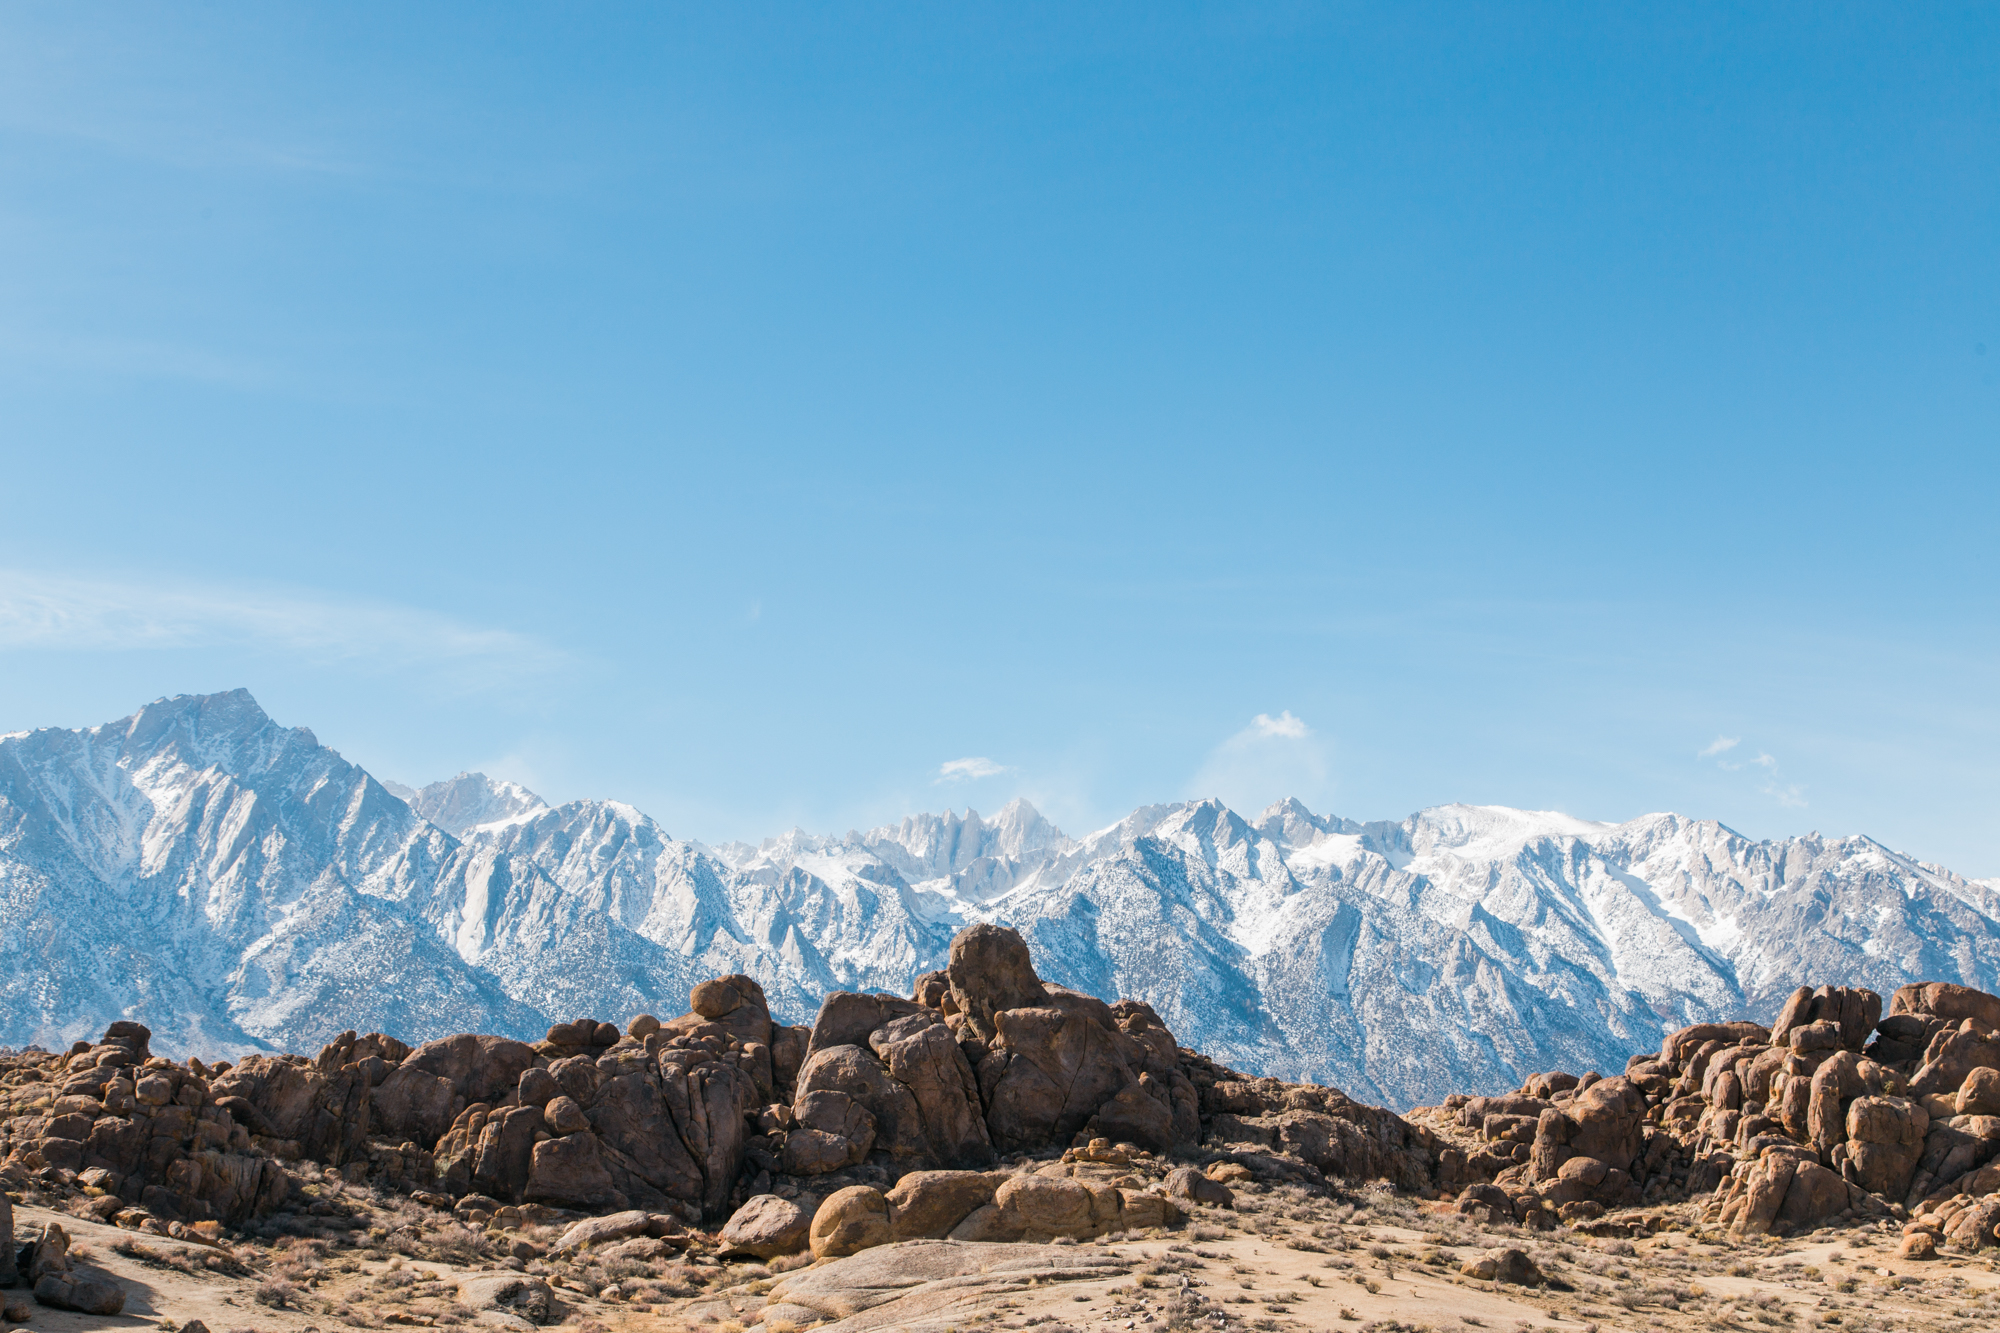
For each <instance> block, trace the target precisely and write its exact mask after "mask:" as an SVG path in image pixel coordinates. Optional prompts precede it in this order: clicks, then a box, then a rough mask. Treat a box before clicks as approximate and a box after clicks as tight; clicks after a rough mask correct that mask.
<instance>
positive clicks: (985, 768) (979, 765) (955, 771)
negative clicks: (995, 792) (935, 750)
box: [937, 755, 1007, 782]
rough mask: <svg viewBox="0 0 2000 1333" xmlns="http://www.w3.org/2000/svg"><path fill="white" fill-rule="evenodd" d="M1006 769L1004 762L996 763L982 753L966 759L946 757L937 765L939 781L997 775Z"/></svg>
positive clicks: (959, 780) (960, 780)
mask: <svg viewBox="0 0 2000 1333" xmlns="http://www.w3.org/2000/svg"><path fill="white" fill-rule="evenodd" d="M1006 771H1007V766H1006V765H1005V764H996V763H994V762H993V761H992V760H991V759H988V758H986V757H985V756H984V755H974V756H972V757H971V758H968V759H947V760H945V762H944V763H942V764H940V765H938V775H937V780H938V781H939V782H966V781H969V780H971V779H973V778H992V777H998V776H999V775H1000V774H1002V773H1005V772H1006Z"/></svg>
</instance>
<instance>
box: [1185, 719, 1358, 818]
mask: <svg viewBox="0 0 2000 1333" xmlns="http://www.w3.org/2000/svg"><path fill="white" fill-rule="evenodd" d="M1330 767H1331V765H1330V764H1329V762H1328V754H1327V747H1326V743H1325V741H1324V740H1323V739H1322V738H1321V737H1319V736H1318V735H1316V734H1315V733H1314V732H1313V729H1312V728H1311V727H1309V726H1307V725H1306V722H1305V719H1304V718H1301V717H1298V716H1297V715H1295V714H1294V713H1292V712H1291V711H1290V710H1289V709H1287V710H1285V711H1284V712H1281V713H1279V714H1278V715H1277V716H1276V717H1273V716H1272V715H1271V714H1269V713H1259V714H1257V715H1256V716H1255V717H1253V718H1251V719H1250V725H1249V726H1247V727H1244V728H1243V729H1242V730H1241V731H1239V732H1236V733H1235V734H1234V735H1232V736H1230V737H1229V738H1228V739H1227V740H1225V741H1223V742H1222V743H1221V744H1220V745H1218V746H1216V747H1215V748H1214V749H1213V750H1211V751H1209V753H1208V757H1207V758H1206V759H1204V760H1203V761H1202V765H1201V768H1200V770H1199V771H1198V772H1196V773H1195V775H1194V778H1193V781H1192V782H1191V783H1190V784H1189V786H1190V790H1189V792H1188V794H1189V795H1190V796H1193V797H1196V798H1200V797H1206V796H1219V797H1221V798H1222V800H1223V801H1224V802H1226V803H1227V804H1228V805H1229V806H1230V807H1231V808H1232V809H1237V810H1243V811H1255V810H1259V809H1262V808H1263V807H1264V806H1265V805H1267V804H1268V803H1270V802H1272V801H1275V800H1279V799H1281V798H1283V797H1286V796H1296V797H1298V798H1299V799H1301V800H1303V801H1306V802H1308V803H1311V802H1313V801H1318V800H1322V799H1324V798H1325V797H1326V796H1327V795H1328V794H1329V788H1328V772H1329V769H1330Z"/></svg>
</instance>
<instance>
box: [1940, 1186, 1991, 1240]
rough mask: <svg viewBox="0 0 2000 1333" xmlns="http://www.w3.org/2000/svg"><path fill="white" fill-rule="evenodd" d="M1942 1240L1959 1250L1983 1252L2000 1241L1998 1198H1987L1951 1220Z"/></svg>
mask: <svg viewBox="0 0 2000 1333" xmlns="http://www.w3.org/2000/svg"><path fill="white" fill-rule="evenodd" d="M1944 1238H1945V1239H1946V1240H1947V1241H1949V1242H1950V1243H1951V1244H1953V1245H1956V1246H1957V1247H1958V1248H1959V1249H1961V1250H1984V1249H1989V1248H1991V1247H1992V1246H1993V1245H1994V1243H1995V1241H1996V1240H2000V1197H1993V1196H1989V1197H1987V1198H1985V1199H1982V1200H1980V1201H1979V1202H1977V1203H1975V1204H1973V1205H1971V1206H1970V1207H1968V1208H1966V1209H1965V1210H1964V1211H1963V1212H1961V1213H1959V1214H1958V1216H1956V1217H1954V1218H1952V1220H1951V1221H1950V1223H1949V1224H1947V1225H1946V1227H1945V1230H1944Z"/></svg>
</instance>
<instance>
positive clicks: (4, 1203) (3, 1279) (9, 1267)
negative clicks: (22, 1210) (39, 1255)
mask: <svg viewBox="0 0 2000 1333" xmlns="http://www.w3.org/2000/svg"><path fill="white" fill-rule="evenodd" d="M15 1253H16V1252H15V1249H14V1201H13V1200H12V1199H10V1198H8V1197H7V1195H6V1193H5V1191H0V1287H11V1286H13V1285H14V1284H15V1283H16V1282H19V1281H20V1280H21V1274H20V1271H19V1269H17V1268H16V1266H15Z"/></svg>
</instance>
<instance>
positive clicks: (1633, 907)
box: [0, 690, 2000, 1106]
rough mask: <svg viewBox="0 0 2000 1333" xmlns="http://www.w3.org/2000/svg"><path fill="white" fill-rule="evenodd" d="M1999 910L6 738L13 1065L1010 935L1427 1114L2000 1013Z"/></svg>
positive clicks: (378, 1022) (1504, 841) (1163, 1007)
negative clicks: (1796, 1025)
mask: <svg viewBox="0 0 2000 1333" xmlns="http://www.w3.org/2000/svg"><path fill="white" fill-rule="evenodd" d="M1995 887H1996V886H1995V884H1994V883H1993V882H1992V881H1970V880H1967V879H1965V878H1963V877H1961V876H1958V875H1956V874H1953V873H1952V872H1950V871H1948V870H1945V869H1943V868H1942V867H1939V866H1934V865H1927V864H1923V863H1920V862H1917V861H1915V860H1912V859H1910V858H1908V857H1904V856H1901V855H1898V854H1897V853H1895V852H1893V851H1890V850H1889V849H1887V848H1885V847H1883V846H1881V845H1880V844H1878V843H1876V842H1874V841H1872V840H1870V839H1868V838H1865V837H1847V838H1838V839H1833V838H1820V837H1818V836H1809V837H1804V838H1789V839H1782V840H1776V841H1768V842H1752V841H1750V840H1748V839H1745V838H1743V837H1741V836H1739V835H1738V834H1736V833H1734V832H1732V831H1731V830H1729V829H1728V828H1726V827H1724V826H1722V825H1720V824H1717V823H1714V822H1712V821H1696V820H1689V819H1684V818H1682V817H1680V816H1678V815H1672V814H1658V815H1647V816H1643V817H1641V818H1639V819H1634V820H1631V821H1629V822H1626V823H1623V824H1600V823H1591V822H1588V821H1584V820H1579V819H1573V818H1570V817H1568V816H1565V815H1559V814H1550V813H1537V812H1530V811H1520V810H1511V809H1504V808H1499V807H1490V806H1463V805H1452V806H1441V807H1437V808H1434V809H1430V810H1425V811H1421V812H1419V813H1417V814H1415V815H1412V816H1411V817H1410V818H1408V819H1405V820H1401V821H1395V822H1377V823H1369V824H1357V823H1355V822H1353V821H1351V820H1343V819H1338V818H1331V817H1323V816H1319V815H1315V814H1313V813H1312V812H1311V811H1309V810H1307V809H1306V808H1305V807H1304V806H1302V805H1300V804H1299V803H1297V802H1296V801H1286V802H1281V803H1279V804H1277V805H1274V806H1272V807H1271V808H1270V809H1268V810H1265V811H1263V812H1262V813H1260V814H1258V815H1255V816H1254V817H1246V816H1245V815H1243V814H1241V813H1239V812H1236V811H1232V810H1229V809H1227V808H1226V807H1224V806H1223V805H1221V804H1220V803H1219V802H1215V801H1198V802H1186V803H1176V804H1168V805H1157V806H1147V807H1144V808H1142V809H1139V810H1136V811H1134V812H1133V813H1132V814H1130V815H1129V816H1127V817H1126V818H1125V819H1123V820H1121V821H1120V822H1119V823H1117V824H1115V825H1113V826H1111V827H1109V828H1106V829H1102V830H1099V831H1097V832H1095V833H1092V834H1089V835H1088V836H1086V837H1084V838H1082V839H1074V838H1071V837H1068V836H1066V835H1065V834H1063V833H1062V832H1061V831H1060V830H1058V829H1056V828H1055V827H1054V826H1053V825H1051V824H1050V823H1049V822H1048V821H1047V820H1045V819H1043V818H1042V817H1041V816H1040V815H1039V814H1038V813H1037V812H1036V811H1035V810H1034V809H1033V808H1032V807H1031V806H1029V805H1028V804H1026V803H1025V802H1021V801H1016V802H1014V803H1013V804H1011V805H1009V806H1007V807H1006V808H1005V809H1003V810H1002V811H1000V812H999V813H998V814H997V815H995V816H993V817H992V818H990V819H985V818H981V817H980V816H978V815H976V814H972V813H970V812H968V814H967V815H966V816H965V817H963V818H961V817H959V816H957V815H953V814H945V815H941V816H940V815H918V816H912V817H911V818H909V819H906V820H904V821H903V822H902V823H901V824H899V825H896V826H893V827H884V828H879V829H873V830H870V831H868V832H866V833H851V834H849V835H847V836H845V837H818V836H813V835H808V834H805V833H801V832H797V831H794V832H792V833H789V834H786V835H785V836H783V837H779V838H772V839H768V840H766V841H765V842H763V843H762V844H760V845H758V846H756V847H751V846H748V845H744V844H727V845H723V846H717V847H708V846H703V845H701V844H699V843H694V842H689V841H684V840H679V839H675V838H673V837H672V836H670V835H669V833H668V832H667V831H666V830H664V829H662V828H661V827H660V826H659V825H658V824H656V823H654V822H653V821H652V820H651V819H649V818H647V817H646V816H645V815H644V814H643V813H641V812H640V811H638V810H635V809H633V808H632V807H630V806H628V805H624V804H621V803H619V802H616V801H576V802H571V803H569V804H566V805H561V806H553V807H552V806H549V805H547V804H546V803H545V802H543V801H542V800H541V799H540V798H539V797H537V796H536V795H534V794H533V793H532V792H529V791H527V790H526V789H524V788H522V787H520V786H518V785H516V784H512V783H502V782H492V781H489V780H487V779H485V778H483V777H481V776H480V775H477V774H461V775H460V776H459V777H457V778H454V779H452V780H450V781H448V782H441V783H434V784H432V785H431V786H428V787H425V788H423V789H421V790H412V789H409V788H403V787H397V786H393V785H391V784H385V783H383V782H380V781H377V780H376V779H375V778H373V777H371V776H370V775H369V774H368V773H366V772H364V771H363V770H362V769H360V768H359V767H357V766H355V765H353V764H350V763H348V762H347V761H346V760H344V759H342V758H341V757H340V756H339V755H338V754H337V753H335V752H334V751H332V750H329V749H327V748H326V747H324V746H321V745H320V744H319V743H318V742H317V740H316V739H315V738H314V737H313V735H312V733H311V732H310V731H308V730H305V729H304V728H285V727H281V726H279V725H278V724H277V723H275V722H273V721H272V720H271V719H270V718H269V717H267V716H266V715H265V714H264V712H263V711H262V710H261V709H260V708H259V707H258V706H257V704H256V702H255V701H254V700H253V699H252V698H251V697H250V696H249V694H248V693H247V692H244V691H241V690H237V691H232V692H229V693H225V694H215V695H202V696H182V697H177V698H173V699H163V700H160V701H158V702H155V703H153V704H150V705H148V706H147V707H145V708H143V709H141V710H140V711H139V712H138V713H136V714H134V715H133V716H132V717H129V718H125V719H122V720H120V721H118V722H113V723H108V724H106V725H104V726H101V727H95V728H89V729H86V730H80V731H70V730H58V729H49V730H40V731H34V732H19V733H14V734H11V735H7V736H5V737H0V957H4V960H5V964H6V967H5V972H4V974H0V997H4V1009H0V1043H5V1044H11V1045H20V1044H24V1043H27V1042H39V1043H41V1044H43V1045H47V1046H54V1045H56V1044H57V1043H64V1042H68V1041H70V1040H72V1039H74V1038H76V1037H79V1036H88V1035H94V1034H95V1033H97V1032H100V1031H102V1030H103V1029H104V1027H105V1025H106V1024H107V1023H108V1022H109V1021H110V1020H111V1019H113V1018H118V1017H126V1016H131V1017H136V1018H139V1019H141V1020H143V1021H144V1022H146V1023H147V1024H148V1025H150V1026H151V1027H152V1028H153V1029H154V1031H155V1034H156V1036H155V1038H154V1045H155V1046H156V1047H158V1048H160V1049H163V1050H167V1051H187V1052H192V1053H196V1054H202V1055H211V1056H212V1055H217V1054H221V1053H233V1052H240V1051H243V1050H248V1049H267V1048H273V1047H276V1048H285V1049H306V1050H310V1049H314V1048H316V1047H317V1046H318V1045H319V1044H320V1043H321V1042H323V1041H324V1040H325V1039H326V1038H327V1037H329V1036H330V1035H332V1034H333V1033H336V1032H338V1031H340V1030H342V1029H345V1028H350V1027H353V1028H359V1029H362V1030H364V1031H365V1030H369V1029H380V1030H382V1031H385V1032H389V1033H393V1034H395V1035H398V1036H400V1037H403V1038H404V1039H406V1040H412V1041H415V1040H421V1039H424V1038H428V1037H432V1036H437V1035H441V1034H444V1033H448V1032H460V1031H491V1032H501V1033H507V1034H511V1035H515V1036H524V1037H526V1036H539V1035H540V1033H541V1031H542V1030H543V1029H545V1028H546V1027H547V1026H548V1025H549V1024H550V1023H551V1022H554V1021H562V1020H567V1019H570V1018H574V1017H577V1016H580V1015H584V1014H589V1015H593V1016H597V1017H602V1018H610V1019H615V1020H620V1021H622V1020H623V1019H624V1018H626V1017H628V1016H630V1015H631V1014H634V1013H639V1012H646V1011H651V1012H659V1013H666V1012H678V1011H679V1010H680V1009H681V1008H683V1007H684V1005H685V1001H686V997H687V993H688V990H689V988H690V987H691V986H692V985H693V984H694V983H695V982H696V981H698V980H701V979H704V978H707V977H710V976H714V975H718V974H721V973H727V972H735V971H745V972H749V973H751V974H752V975H754V976H756V977H757V978H758V979H759V980H760V981H762V982H763V984H764V985H765V987H766V988H767V990H768V991H769V993H770V997H771V1001H772V1007H773V1010H774V1011H775V1012H776V1013H778V1014H780V1015H782V1016H784V1017H787V1018H789V1019H792V1020H794V1021H802V1020H805V1019H808V1018H809V1017H810V1015H811V1013H812V1012H813V1011H814V1010H815V1009H816V1008H817V1005H818V1003H819V1000H820V998H821V997H822V996H823V995H824V994H826V993H827V992H828V991H830V990H835V989H867V988H882V989H888V990H894V991H898V992H904V993H907V991H908V989H909V985H910V982H911V979H912V978H913V977H914V976H915V975H916V974H917V973H919V972H922V971H925V970H928V969H930V968H933V967H937V966H939V965H941V963H942V960H943V957H944V953H945V949H946V946H947V944H948V942H949V940H950V938H951V936H952V934H953V933H954V932H955V931H957V930H958V929H959V928H960V927H961V926H963V925H964V924H966V923H967V922H968V921H970V920H975V919H990V920H998V921H1002V922H1005V923H1007V924H1010V925H1013V926H1015V927H1017V928H1018V929H1020V930H1021V931H1022V933H1023V934H1024V935H1026V936H1027V937H1028V939H1029V941H1030V944H1031V946H1032V947H1033V949H1034V952H1035V957H1036V959H1037V964H1038V966H1039V967H1040V968H1041V970H1042V972H1043V974H1044V975H1045V976H1047V977H1048V978H1050V979H1051V980H1056V981H1060V982H1062V983H1064V984H1067V985H1071V986H1074V987H1077V988H1078V989H1082V990H1086V991H1090V992H1092V993H1095V994H1098V995H1102V996H1114V995H1130V996H1136V997H1141V998H1144V999H1146V1000H1148V1001H1150V1002H1151V1003H1152V1004H1153V1005H1154V1006H1155V1007H1156V1008H1157V1009H1158V1010H1159V1012H1160V1014H1161V1016H1162V1017H1163V1018H1164V1019H1165V1020H1166V1022H1167V1023H1168V1024H1169V1026H1171V1027H1172V1028H1173V1030H1174V1032H1175V1033H1176V1034H1177V1036H1178V1037H1179V1038H1180V1040H1181V1041H1182V1042H1184V1043H1186V1044H1187V1045H1190V1046H1193V1047H1196V1048H1198V1049H1200V1050H1202V1051H1204V1052H1206V1053H1208V1054H1210V1055H1212V1056H1214V1057H1215V1058H1217V1059H1220V1060H1224V1061H1226V1062H1228V1063H1231V1064H1233V1065H1236V1066H1237V1067H1239V1068H1245V1069H1250V1070H1254V1071H1257V1072H1260V1073H1270V1074H1275V1075H1279V1076H1282V1077H1287V1078H1298V1079H1310V1080H1313V1081H1318V1082H1325V1083H1332V1084H1336V1085H1339V1086H1341V1087H1343V1088H1345V1089H1347V1090H1348V1091H1349V1092H1350V1093H1352V1094H1353V1095H1355V1096H1357V1097H1360V1098H1363V1099H1365V1100H1372V1101H1379V1102H1383V1103H1386V1104H1390V1105H1394V1106H1409V1105H1413V1104H1416V1103H1418V1102H1423V1101H1432V1100H1435V1099H1437V1098H1438V1097H1440V1096H1442V1095H1443V1094H1444V1093H1445V1092H1447V1091H1452V1090H1479V1089H1500V1088H1504V1087H1512V1086H1515V1085H1517V1084H1518V1083H1519V1082H1520V1081H1521V1079H1522V1077H1523V1076H1524V1075H1525V1074H1527V1073H1529V1072H1533V1071H1537V1070H1542V1069H1551V1068H1570V1069H1582V1068H1587V1067H1597V1068H1603V1069H1607V1070H1608V1069H1610V1068H1612V1067H1622V1065H1623V1063H1624V1060H1625V1057H1626V1055H1627V1054H1629V1053H1630V1052H1632V1051H1634V1050H1637V1049H1640V1048H1642V1047H1649V1046H1657V1045H1658V1043H1659V1041H1660V1037H1661V1035H1662V1033H1663V1031H1665V1030H1668V1029H1672V1028H1675V1027H1678V1026H1681V1025H1683V1024H1686V1023H1690V1022H1696V1021H1702V1020H1708V1019H1717V1018H1732V1017H1740V1016H1745V1015H1748V1016H1753V1017H1762V1018H1765V1019H1767V1020H1768V1018H1769V1017H1770V1016H1771V1014H1772V1013H1773V1012H1775V1010H1776V1008H1777V1007H1778V1005H1779V1004H1780V1003H1781V1002H1782V1000H1783V997H1784V995H1785V994H1787V993H1789V989H1790V987H1791V986H1792V985H1793V984H1795V980H1794V979H1795V978H1797V977H1800V976H1812V977H1815V978H1820V979H1823V980H1826V981H1829V982H1833V983H1836V984H1849V985H1865V986H1869V987H1872V988H1874V989H1876V990H1878V991H1882V992H1884V993H1885V994H1886V993H1887V992H1888V991H1889V990H1891V989H1893V988H1894V987H1895V986H1897V985H1900V984H1902V983H1903V982H1905V981H1910V980H1915V979H1919V978H1921V979H1928V980H1951V981H1960V982H1963V983H1965V984H1967V985H1972V986H1976V987H1979V988H1981V989H1985V990H1993V989H1996V983H2000V895H1996V893H1995Z"/></svg>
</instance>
